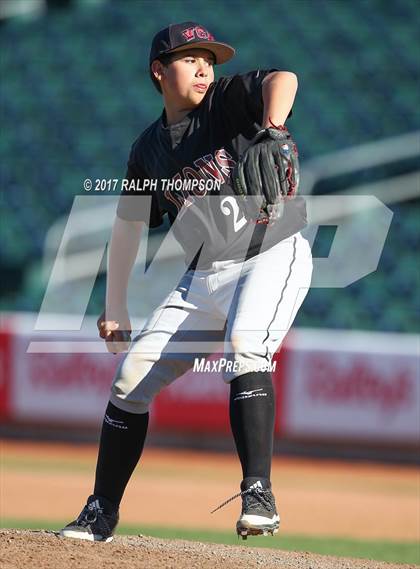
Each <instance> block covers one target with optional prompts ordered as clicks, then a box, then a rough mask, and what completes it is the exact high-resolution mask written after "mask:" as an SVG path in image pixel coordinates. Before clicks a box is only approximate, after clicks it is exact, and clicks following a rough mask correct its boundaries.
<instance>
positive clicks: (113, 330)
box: [98, 216, 144, 353]
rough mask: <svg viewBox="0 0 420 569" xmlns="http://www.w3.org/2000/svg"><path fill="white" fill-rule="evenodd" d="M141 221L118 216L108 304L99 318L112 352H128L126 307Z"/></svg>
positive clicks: (110, 256)
mask: <svg viewBox="0 0 420 569" xmlns="http://www.w3.org/2000/svg"><path fill="white" fill-rule="evenodd" d="M143 225H144V224H143V222H141V221H127V220H125V219H121V218H120V217H118V216H116V217H115V222H114V226H113V229H112V235H111V241H110V245H109V253H108V269H107V282H106V306H105V310H104V312H103V313H102V314H101V316H100V317H99V319H98V330H99V335H100V337H101V338H103V339H104V340H105V341H106V342H107V349H108V351H109V352H112V353H118V352H122V351H126V350H127V349H128V347H129V343H130V333H131V323H130V318H129V315H128V310H127V289H128V280H129V278H130V274H131V270H132V268H133V265H134V262H135V260H136V257H137V252H138V248H139V243H140V234H141V230H142V226H143Z"/></svg>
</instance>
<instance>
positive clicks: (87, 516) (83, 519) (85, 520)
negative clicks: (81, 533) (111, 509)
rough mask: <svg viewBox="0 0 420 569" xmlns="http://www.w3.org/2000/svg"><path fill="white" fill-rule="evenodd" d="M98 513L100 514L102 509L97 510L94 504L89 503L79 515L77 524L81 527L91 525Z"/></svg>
mask: <svg viewBox="0 0 420 569" xmlns="http://www.w3.org/2000/svg"><path fill="white" fill-rule="evenodd" d="M98 513H99V514H102V513H103V510H102V508H97V507H96V506H95V503H94V502H91V503H90V504H88V505H87V506H85V508H84V509H83V512H82V513H81V515H80V518H79V520H78V521H79V523H80V524H81V525H83V526H86V525H89V524H93V523H95V522H96V520H97V519H98Z"/></svg>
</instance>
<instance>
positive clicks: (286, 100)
mask: <svg viewBox="0 0 420 569" xmlns="http://www.w3.org/2000/svg"><path fill="white" fill-rule="evenodd" d="M297 88H298V80H297V77H296V75H295V74H294V73H292V72H290V71H273V72H272V73H270V74H269V75H267V77H265V78H264V80H263V82H262V98H263V103H264V114H263V122H262V127H263V128H268V127H269V126H272V124H270V121H271V122H272V123H274V124H275V125H284V123H285V122H286V119H287V117H288V115H289V113H290V110H291V108H292V106H293V101H294V100H295V96H296V91H297Z"/></svg>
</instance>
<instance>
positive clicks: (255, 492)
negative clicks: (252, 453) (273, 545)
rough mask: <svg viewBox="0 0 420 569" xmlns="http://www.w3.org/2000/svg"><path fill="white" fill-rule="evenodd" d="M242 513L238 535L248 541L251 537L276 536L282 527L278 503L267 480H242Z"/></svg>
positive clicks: (237, 527) (237, 526)
mask: <svg viewBox="0 0 420 569" xmlns="http://www.w3.org/2000/svg"><path fill="white" fill-rule="evenodd" d="M240 496H241V497H242V512H241V515H240V518H239V520H238V521H237V523H236V533H237V534H238V536H239V535H240V536H242V539H247V537H248V536H249V535H268V534H269V533H270V534H271V535H274V534H275V533H277V531H278V528H279V525H280V516H279V515H278V513H277V509H276V502H275V499H274V496H273V493H272V492H271V484H270V481H269V480H267V479H266V478H256V477H250V478H245V479H244V480H242V483H241V493H240Z"/></svg>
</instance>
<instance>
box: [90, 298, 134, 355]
mask: <svg viewBox="0 0 420 569" xmlns="http://www.w3.org/2000/svg"><path fill="white" fill-rule="evenodd" d="M96 324H97V326H98V330H99V336H100V337H101V338H102V339H103V340H105V342H106V347H107V350H108V352H110V353H112V354H119V353H120V352H126V351H127V350H128V349H129V347H130V343H131V322H130V318H129V316H128V312H127V310H125V309H121V310H118V311H116V312H112V313H109V312H108V314H106V313H105V310H104V311H103V312H102V314H101V315H100V316H99V318H98V321H97V323H96Z"/></svg>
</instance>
